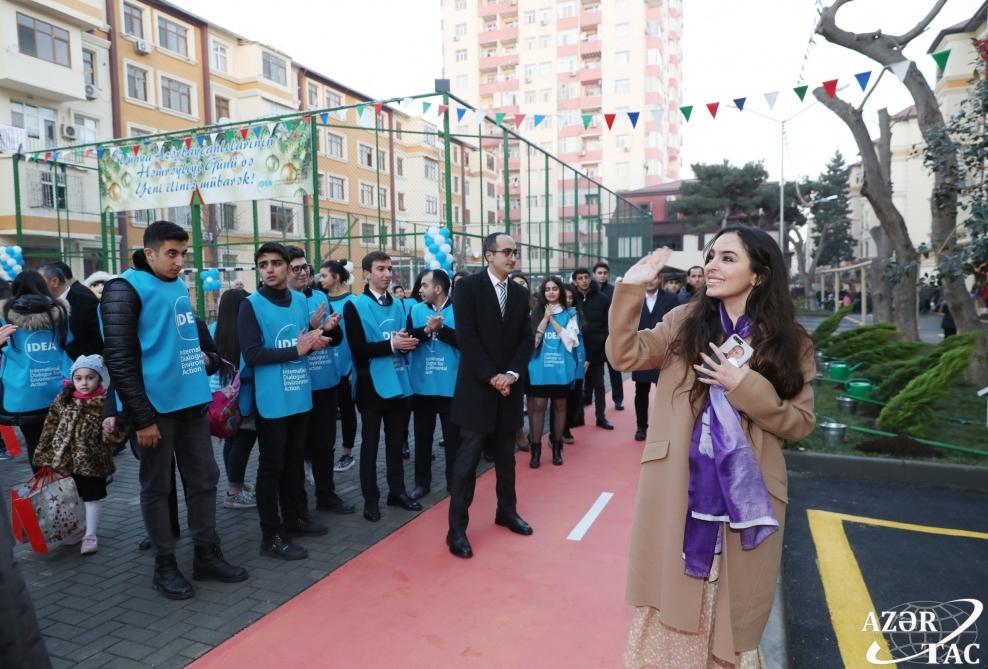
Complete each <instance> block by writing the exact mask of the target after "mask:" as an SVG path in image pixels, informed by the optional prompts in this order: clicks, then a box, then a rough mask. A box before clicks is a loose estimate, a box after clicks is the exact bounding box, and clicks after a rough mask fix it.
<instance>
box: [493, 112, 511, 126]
mask: <svg viewBox="0 0 988 669" xmlns="http://www.w3.org/2000/svg"><path fill="white" fill-rule="evenodd" d="M507 115H508V114H507V112H497V113H496V114H494V123H496V124H497V125H501V124H502V123H504V117H505V116H507Z"/></svg>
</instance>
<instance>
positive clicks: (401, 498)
mask: <svg viewBox="0 0 988 669" xmlns="http://www.w3.org/2000/svg"><path fill="white" fill-rule="evenodd" d="M388 506H400V507H401V508H403V509H405V510H406V511H421V510H422V505H421V504H419V503H418V502H416V501H415V500H414V499H412V498H411V497H409V496H408V495H406V494H405V493H401V494H400V495H388Z"/></svg>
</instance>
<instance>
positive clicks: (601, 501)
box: [566, 492, 614, 541]
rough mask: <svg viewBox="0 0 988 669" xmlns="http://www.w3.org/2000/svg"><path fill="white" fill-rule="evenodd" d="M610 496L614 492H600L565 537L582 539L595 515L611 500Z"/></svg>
mask: <svg viewBox="0 0 988 669" xmlns="http://www.w3.org/2000/svg"><path fill="white" fill-rule="evenodd" d="M611 497H614V493H612V492H602V493H600V497H598V498H597V501H596V502H594V503H593V506H591V507H590V510H589V511H587V513H586V515H585V516H583V518H582V519H581V520H580V522H578V523H577V524H576V527H574V528H573V531H572V532H570V533H569V536H568V537H566V539H568V540H569V541H580V540H581V539H583V535H584V534H586V533H587V530H589V529H590V526H591V525H593V523H594V521H595V520H597V516H599V515H600V513H601V511H603V510H604V507H605V506H607V503H608V502H610V501H611Z"/></svg>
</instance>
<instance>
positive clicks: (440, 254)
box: [436, 251, 447, 265]
mask: <svg viewBox="0 0 988 669" xmlns="http://www.w3.org/2000/svg"><path fill="white" fill-rule="evenodd" d="M446 258H447V256H446V254H445V253H443V252H442V251H437V252H436V260H438V261H439V264H440V265H442V264H444V263H445V262H446Z"/></svg>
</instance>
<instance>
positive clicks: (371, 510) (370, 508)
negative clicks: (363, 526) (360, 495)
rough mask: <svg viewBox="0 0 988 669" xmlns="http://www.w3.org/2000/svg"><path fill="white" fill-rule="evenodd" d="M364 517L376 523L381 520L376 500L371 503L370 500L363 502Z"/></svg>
mask: <svg viewBox="0 0 988 669" xmlns="http://www.w3.org/2000/svg"><path fill="white" fill-rule="evenodd" d="M364 518H366V519H367V520H369V521H371V522H372V523H376V522H377V521H379V520H381V509H380V508H378V506H377V502H374V503H373V504H371V503H370V502H364Z"/></svg>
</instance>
